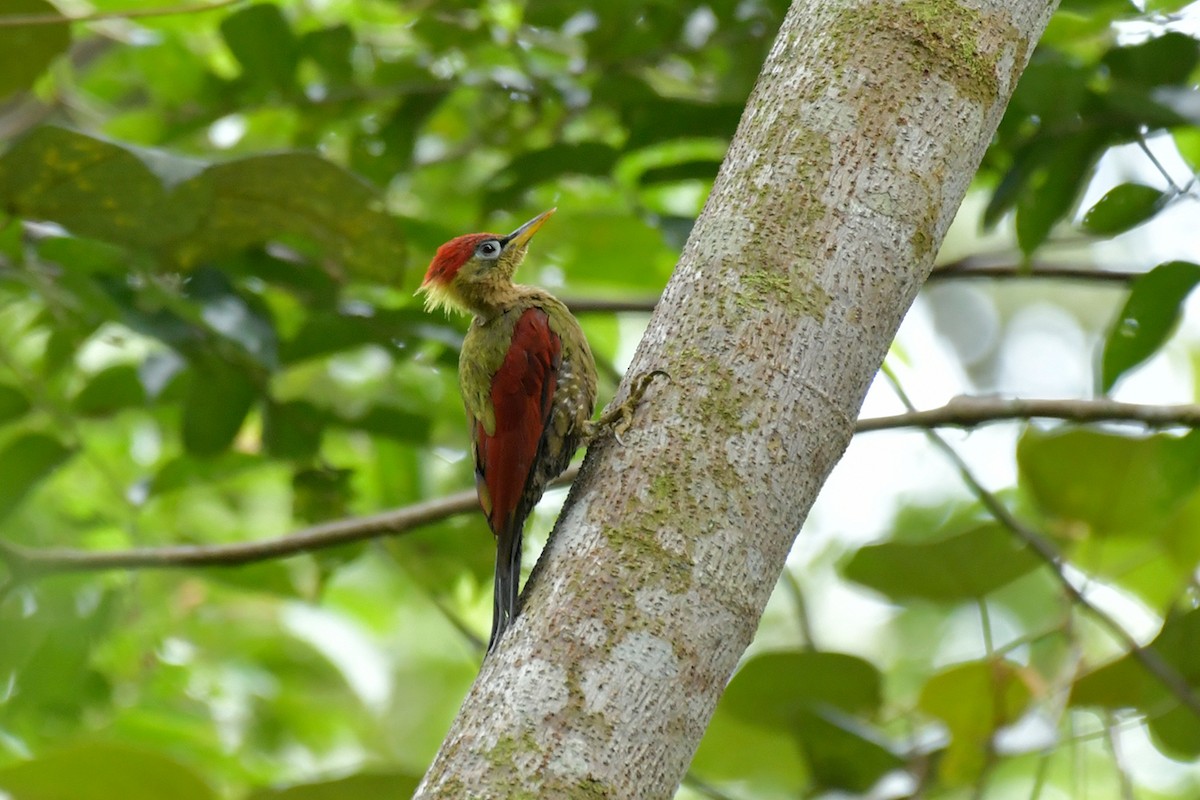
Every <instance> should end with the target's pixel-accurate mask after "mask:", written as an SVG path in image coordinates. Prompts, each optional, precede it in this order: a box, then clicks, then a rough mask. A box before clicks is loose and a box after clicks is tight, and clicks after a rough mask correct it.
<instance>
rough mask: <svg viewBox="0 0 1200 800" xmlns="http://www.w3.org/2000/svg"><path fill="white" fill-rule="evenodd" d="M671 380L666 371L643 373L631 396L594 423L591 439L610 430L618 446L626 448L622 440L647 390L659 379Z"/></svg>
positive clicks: (634, 382) (631, 387)
mask: <svg viewBox="0 0 1200 800" xmlns="http://www.w3.org/2000/svg"><path fill="white" fill-rule="evenodd" d="M660 376H661V377H663V378H666V379H667V380H668V381H670V380H671V376H670V375H669V374H667V372H666V371H665V370H661V369H652V370H650V371H649V372H643V373H642V374H640V375H638V376H637V377H635V378H634V379H633V381H632V383H631V384H630V387H629V396H628V397H626V398H625V400H624V401H623V402H622V403H621V404H620V405H618V406H616V407H615V408H611V409H608V410H606V411H605V412H604V413H603V414H602V415H601V416H600V419H598V420H597V421H596V422H595V423H592V428H591V429H590V430H589V432H588V433H589V436H588V438H589V439H592V438H595V437H596V436H598V435H599V434H600V433H602V432H603V431H604V429H606V428H607V429H610V430H611V431H612V433H613V438H614V439H616V440H617V444H619V445H621V446H622V447H624V446H625V440H624V439H623V438H621V437H622V436H624V434H625V433H627V432H628V431H629V429H630V428H631V427H632V426H633V412H634V410H635V409H636V408H637V407H638V404H639V403H641V402H642V396H643V395H645V394H646V390H647V389H649V388H650V384H651V383H653V382H654V379H655V378H657V377H660Z"/></svg>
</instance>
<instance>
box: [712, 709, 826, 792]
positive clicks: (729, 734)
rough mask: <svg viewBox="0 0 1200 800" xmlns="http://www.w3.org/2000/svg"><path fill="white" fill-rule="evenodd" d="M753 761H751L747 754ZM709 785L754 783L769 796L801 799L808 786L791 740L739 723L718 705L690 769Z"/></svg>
mask: <svg viewBox="0 0 1200 800" xmlns="http://www.w3.org/2000/svg"><path fill="white" fill-rule="evenodd" d="M751 753H752V754H754V758H748V757H747V755H748V754H751ZM690 770H691V772H692V773H693V774H694V775H697V776H699V777H700V778H701V779H702V780H704V781H706V782H725V781H752V782H753V785H754V786H755V788H756V789H759V791H761V792H762V793H763V796H768V793H769V792H770V790H772V789H776V790H777V791H775V792H774V794H775V795H778V796H781V797H800V796H801V795H802V794H803V791H802V790H803V789H804V786H805V771H804V766H803V764H802V763H801V753H800V751H799V748H797V747H796V743H795V742H794V741H792V740H791V739H790V738H788V737H785V736H779V735H778V734H777V733H776V732H775V731H774V730H771V729H769V728H763V727H761V726H758V725H755V724H753V723H751V722H747V721H745V720H742V719H738V718H736V717H735V716H733V715H732V714H730V713H729V712H728V711H726V710H724V706H722V705H718V706H717V711H716V713H714V714H713V718H712V721H710V722H709V724H708V727H707V728H705V729H704V738H703V739H701V740H700V746H699V748H698V749H697V750H696V755H695V756H694V757H693V758H692V764H691V768H690Z"/></svg>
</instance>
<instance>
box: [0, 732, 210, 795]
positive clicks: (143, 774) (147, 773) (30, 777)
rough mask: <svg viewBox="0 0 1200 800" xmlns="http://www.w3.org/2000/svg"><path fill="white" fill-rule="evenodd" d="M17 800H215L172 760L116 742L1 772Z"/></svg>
mask: <svg viewBox="0 0 1200 800" xmlns="http://www.w3.org/2000/svg"><path fill="white" fill-rule="evenodd" d="M0 790H3V791H5V792H7V793H8V794H10V795H11V796H12V797H13V800H68V799H69V800H160V798H168V797H169V798H171V800H212V799H213V798H214V797H215V795H214V794H213V791H212V789H211V788H209V787H208V786H207V785H206V784H205V783H204V781H203V780H202V779H201V778H200V776H199V775H197V774H196V773H194V772H193V771H192V770H190V769H188V768H187V767H185V766H183V765H182V764H180V763H179V762H177V761H174V760H172V759H170V758H168V757H167V756H164V755H162V754H160V753H156V752H153V751H150V750H143V749H139V748H135V747H130V746H128V745H121V744H115V743H112V742H95V743H91V744H80V745H75V746H74V747H70V748H65V749H62V750H56V751H54V752H51V753H47V754H45V755H42V756H39V757H38V758H35V759H33V760H32V761H26V762H23V763H18V764H14V765H13V766H10V767H6V768H4V769H0Z"/></svg>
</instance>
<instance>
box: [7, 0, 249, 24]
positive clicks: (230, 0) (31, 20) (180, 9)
mask: <svg viewBox="0 0 1200 800" xmlns="http://www.w3.org/2000/svg"><path fill="white" fill-rule="evenodd" d="M243 1H244V0H216V2H213V3H194V4H192V5H182V6H165V7H160V8H131V9H129V10H127V11H97V12H95V13H92V14H80V15H79V16H76V17H67V16H60V15H58V14H6V15H4V16H2V17H0V28H22V27H25V26H27V25H66V24H68V23H71V22H101V21H103V20H109V19H133V18H135V17H171V16H175V15H182V14H202V13H204V12H205V11H214V10H216V9H218V8H225V7H226V6H231V5H234V4H236V3H241V2H243Z"/></svg>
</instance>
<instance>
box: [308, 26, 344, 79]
mask: <svg viewBox="0 0 1200 800" xmlns="http://www.w3.org/2000/svg"><path fill="white" fill-rule="evenodd" d="M300 53H301V55H304V56H307V57H308V58H311V59H312V60H313V61H314V62H315V63H316V64H317V66H319V67H320V68H321V70H322V71H323V72H324V73H325V76H326V77H327V78H329V82H330V83H331V84H332V85H334V86H344V85H346V84H349V83H350V82H351V81H352V80H353V79H354V64H353V62H352V61H351V57H352V56H353V54H354V32H353V31H351V30H350V27H349V26H348V25H334V26H332V27H329V28H321V29H319V30H315V31H309V32H308V33H306V34H304V35H303V36H302V37H300Z"/></svg>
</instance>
